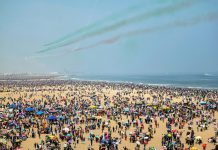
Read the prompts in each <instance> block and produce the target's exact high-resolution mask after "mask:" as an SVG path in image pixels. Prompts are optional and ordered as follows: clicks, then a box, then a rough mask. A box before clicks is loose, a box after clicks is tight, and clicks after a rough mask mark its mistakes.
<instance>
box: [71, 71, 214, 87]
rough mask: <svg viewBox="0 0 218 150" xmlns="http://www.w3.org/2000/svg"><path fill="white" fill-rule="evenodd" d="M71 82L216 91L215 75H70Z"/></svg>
mask: <svg viewBox="0 0 218 150" xmlns="http://www.w3.org/2000/svg"><path fill="white" fill-rule="evenodd" d="M68 78H70V79H72V80H87V81H107V82H130V83H137V84H145V85H155V86H170V87H183V88H200V89H216V90H218V75H217V74H213V75H212V74H197V75H123V76H122V75H79V76H78V75H77V76H75V75H70V76H68Z"/></svg>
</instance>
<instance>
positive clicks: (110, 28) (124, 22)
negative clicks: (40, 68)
mask: <svg viewBox="0 0 218 150" xmlns="http://www.w3.org/2000/svg"><path fill="white" fill-rule="evenodd" d="M199 1H200V0H187V1H185V2H182V3H178V4H176V5H170V6H166V7H163V8H160V9H159V10H155V11H152V12H149V13H147V12H146V13H143V14H141V15H138V16H134V17H131V18H128V19H124V20H121V21H119V22H117V23H114V24H112V25H109V26H106V27H103V28H100V29H99V30H97V31H93V32H90V33H87V34H85V35H83V36H80V37H78V38H76V39H74V40H72V41H69V42H64V43H62V44H58V45H55V46H52V47H48V48H46V49H43V50H40V51H38V53H43V52H47V51H51V50H53V49H56V48H59V47H63V46H67V45H70V44H73V43H75V42H79V41H81V40H85V39H87V38H91V37H94V36H97V35H101V34H103V33H107V32H110V31H114V30H116V29H119V28H121V27H123V26H126V25H130V24H134V23H138V22H141V21H144V20H146V19H150V18H153V17H158V16H162V15H167V14H171V13H175V12H177V11H179V10H183V9H185V8H187V7H189V6H192V5H193V4H195V3H196V2H199Z"/></svg>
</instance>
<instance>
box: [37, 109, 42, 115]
mask: <svg viewBox="0 0 218 150" xmlns="http://www.w3.org/2000/svg"><path fill="white" fill-rule="evenodd" d="M36 114H37V115H43V114H44V111H42V110H40V111H38V112H37V113H36Z"/></svg>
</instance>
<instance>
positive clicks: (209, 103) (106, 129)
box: [0, 79, 218, 150]
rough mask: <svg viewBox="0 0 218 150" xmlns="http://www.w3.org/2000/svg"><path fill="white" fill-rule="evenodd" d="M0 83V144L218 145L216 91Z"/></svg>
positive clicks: (25, 149) (29, 148)
mask: <svg viewBox="0 0 218 150" xmlns="http://www.w3.org/2000/svg"><path fill="white" fill-rule="evenodd" d="M0 85H1V92H0V98H1V101H0V103H1V108H0V109H1V110H0V111H1V122H0V125H1V126H0V129H1V130H0V131H1V134H0V136H1V137H0V138H1V139H5V140H6V143H5V144H4V142H1V143H2V144H1V146H2V149H3V147H5V148H6V147H7V148H8V149H21V150H35V149H45V150H46V149H55V148H56V149H61V150H64V149H75V150H79V149H84V150H85V149H94V150H97V149H102V150H103V149H114V150H115V149H130V150H133V149H141V150H143V149H151V150H152V147H153V149H157V150H160V149H167V150H171V149H172V150H173V149H175V150H183V149H187V148H191V149H193V150H194V149H198V150H201V149H203V147H202V146H203V145H204V144H206V149H208V150H212V149H215V147H216V138H217V131H218V130H217V118H218V113H217V100H218V95H217V92H216V91H209V90H208V91H207V90H199V89H198V90H196V89H181V88H179V89H178V88H167V87H151V86H143V85H134V84H121V83H119V84H118V83H117V84H116V83H105V82H85V81H64V80H63V81H62V80H38V79H36V80H33V81H31V80H29V81H10V82H9V81H1V82H0ZM21 135H22V136H21ZM47 136H50V137H47ZM16 140H17V141H18V142H17V143H16V142H15V141H16ZM199 141H200V142H199ZM53 142H54V144H52V143H53ZM198 142H199V143H198ZM170 145H171V146H170ZM52 147H53V148H52Z"/></svg>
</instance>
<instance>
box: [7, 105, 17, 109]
mask: <svg viewBox="0 0 218 150" xmlns="http://www.w3.org/2000/svg"><path fill="white" fill-rule="evenodd" d="M16 107H17V106H16V105H15V104H11V105H9V108H16Z"/></svg>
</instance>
